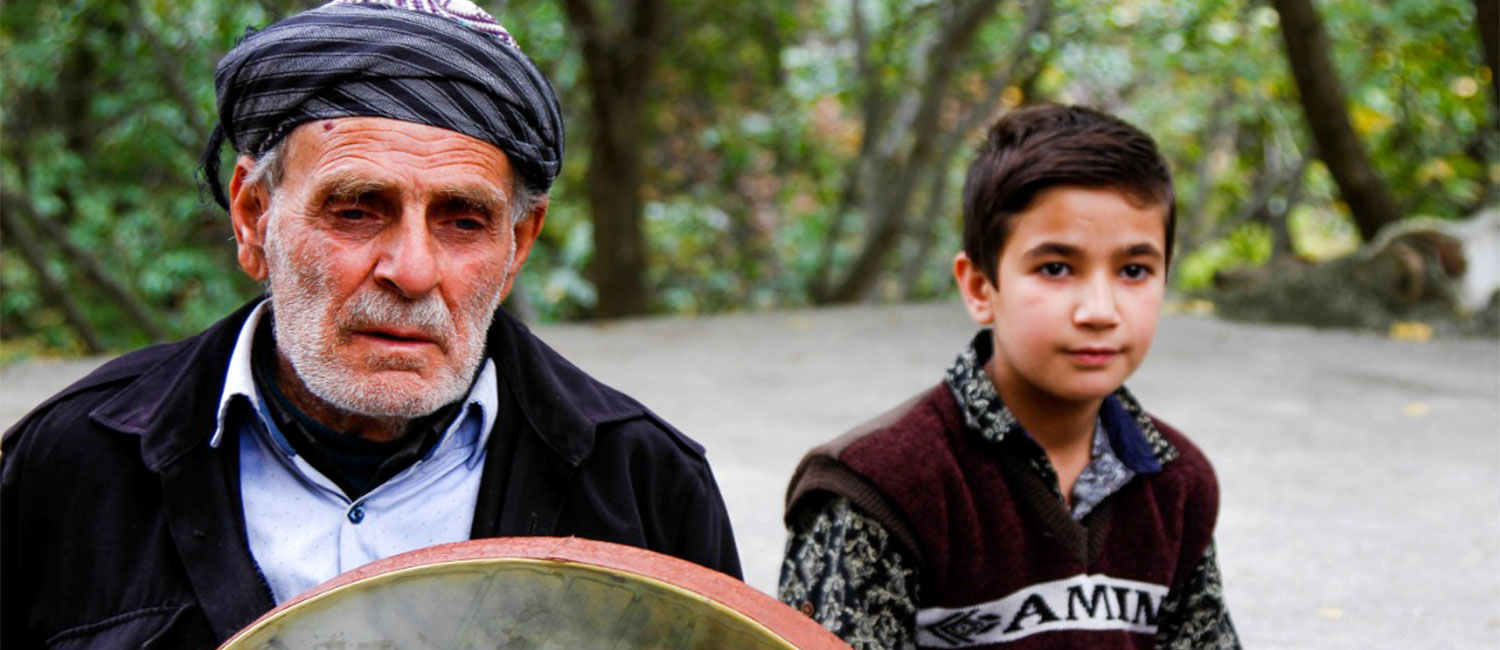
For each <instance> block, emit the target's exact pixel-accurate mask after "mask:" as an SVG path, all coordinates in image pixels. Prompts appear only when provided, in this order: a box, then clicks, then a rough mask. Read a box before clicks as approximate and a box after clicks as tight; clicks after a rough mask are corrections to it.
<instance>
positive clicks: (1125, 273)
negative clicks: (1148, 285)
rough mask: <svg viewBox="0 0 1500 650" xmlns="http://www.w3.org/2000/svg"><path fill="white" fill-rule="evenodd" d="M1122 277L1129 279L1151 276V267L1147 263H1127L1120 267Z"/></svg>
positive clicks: (1141, 278) (1142, 278)
mask: <svg viewBox="0 0 1500 650" xmlns="http://www.w3.org/2000/svg"><path fill="white" fill-rule="evenodd" d="M1120 277H1123V278H1125V279H1127V280H1144V279H1146V278H1148V277H1151V267H1149V266H1146V265H1145V264H1126V265H1125V267H1124V268H1122V269H1120Z"/></svg>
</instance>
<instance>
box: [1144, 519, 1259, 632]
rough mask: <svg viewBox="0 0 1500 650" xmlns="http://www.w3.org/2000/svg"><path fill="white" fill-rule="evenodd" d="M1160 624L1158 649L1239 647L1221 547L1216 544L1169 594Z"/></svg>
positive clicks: (1163, 607)
mask: <svg viewBox="0 0 1500 650" xmlns="http://www.w3.org/2000/svg"><path fill="white" fill-rule="evenodd" d="M1160 620H1161V625H1160V627H1158V628H1157V638H1156V647H1157V649H1158V650H1240V638H1239V635H1237V634H1235V632H1234V624H1233V623H1231V622H1230V620H1229V608H1228V607H1226V606H1225V605H1224V583H1223V581H1222V580H1221V579H1220V578H1219V560H1218V551H1216V550H1215V548H1214V545H1213V544H1209V545H1208V550H1206V551H1204V552H1203V559H1202V560H1201V561H1199V562H1198V566H1197V567H1196V568H1195V569H1193V575H1192V576H1191V577H1189V578H1188V581H1187V582H1186V583H1185V584H1184V585H1183V588H1182V589H1180V590H1176V591H1173V592H1171V593H1169V594H1167V598H1166V600H1165V601H1164V602H1163V603H1162V605H1161V618H1160Z"/></svg>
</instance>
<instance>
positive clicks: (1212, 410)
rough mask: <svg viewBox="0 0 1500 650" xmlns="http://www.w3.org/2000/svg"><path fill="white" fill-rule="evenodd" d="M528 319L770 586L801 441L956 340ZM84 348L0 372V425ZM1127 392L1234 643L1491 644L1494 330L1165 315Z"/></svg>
mask: <svg viewBox="0 0 1500 650" xmlns="http://www.w3.org/2000/svg"><path fill="white" fill-rule="evenodd" d="M540 331H541V334H542V336H543V337H544V338H545V339H547V340H548V341H550V342H551V343H552V344H553V345H554V346H555V347H557V348H558V349H559V350H561V351H562V352H563V353H564V354H566V355H568V356H569V357H570V358H572V359H573V360H574V361H576V362H577V363H578V364H579V365H581V366H583V367H584V368H586V369H589V370H590V371H592V372H594V373H595V374H596V375H597V376H599V377H600V378H602V379H604V380H605V381H608V382H610V383H612V384H614V385H615V386H617V387H620V388H622V389H624V390H625V391H626V392H629V393H631V394H633V395H635V396H637V397H638V398H640V399H641V400H642V401H644V402H646V403H647V404H649V405H651V406H652V407H653V408H654V409H655V410H656V411H657V412H658V413H660V414H661V415H663V416H664V417H666V418H667V419H668V420H669V421H671V422H673V423H675V424H677V425H678V426H679V427H680V428H681V429H683V430H684V431H687V432H688V433H689V434H690V435H692V436H694V437H695V438H697V439H698V440H699V441H701V442H703V443H704V444H705V445H706V446H707V447H708V449H709V454H710V459H711V460H712V461H713V463H714V467H715V472H716V473H717V475H718V478H719V481H720V484H721V486H722V487H723V490H724V493H725V498H726V499H727V501H728V503H729V508H730V512H731V514H732V516H733V518H734V524H735V529H736V532H737V534H738V537H739V541H740V550H741V554H742V556H743V558H744V561H745V565H746V573H747V578H748V581H749V582H750V584H752V585H754V586H756V587H759V588H761V589H763V590H767V591H773V590H774V587H775V582H776V571H777V565H778V562H779V558H780V554H781V545H782V542H783V532H782V527H781V523H780V503H781V496H782V490H783V488H784V485H785V481H786V479H787V478H788V476H789V475H790V473H791V471H792V468H793V467H794V466H795V464H796V461H797V459H798V458H799V457H800V455H801V453H802V452H803V451H804V450H805V449H806V448H808V447H810V446H812V445H813V444H816V443H817V442H820V441H822V440H824V439H827V438H829V437H832V436H834V435H836V434H838V433H839V432H841V431H843V430H845V429H847V428H849V427H850V426H852V425H854V424H857V423H859V422H860V421H862V420H863V419H865V418H868V417H870V416H873V415H875V414H877V413H879V412H880V411H882V410H884V409H885V408H888V407H889V406H892V405H894V404H896V403H898V402H899V401H901V400H903V399H904V398H905V397H907V396H909V395H911V394H913V393H915V392H916V391H918V390H921V389H922V388H925V387H927V386H929V385H931V384H933V383H935V382H936V381H937V380H938V378H939V377H940V373H941V371H942V369H943V368H944V367H945V366H946V365H947V363H948V361H949V360H950V359H951V358H952V356H953V355H954V354H956V353H957V351H958V349H959V347H960V346H962V345H963V344H964V343H965V342H966V341H967V338H968V336H969V335H970V334H971V329H970V326H969V324H968V321H967V319H966V318H965V317H964V315H963V314H962V310H961V309H960V308H959V307H958V306H956V305H951V304H938V305H915V306H902V307H882V308H846V309H826V310H816V311H798V312H775V313H768V314H750V315H732V316H721V317H712V318H697V319H693V318H689V319H649V320H640V321H628V322H624V323H619V324H612V325H603V326H599V325H556V326H548V327H543V328H540ZM92 363H93V362H70V363H64V364H20V365H15V366H11V367H9V368H6V369H4V370H0V391H3V396H0V422H3V423H6V426H8V423H9V422H11V421H13V420H14V419H16V418H17V417H19V416H20V415H21V414H22V413H24V412H25V410H27V409H28V408H29V407H30V405H32V404H34V403H35V402H37V401H40V400H41V399H43V398H44V397H45V396H46V395H47V394H48V393H50V392H51V391H52V390H55V388H56V387H57V386H60V385H61V384H63V383H66V382H67V381H68V380H69V379H70V378H71V377H74V376H77V375H78V374H80V373H82V372H85V371H86V370H87V368H89V367H91V365H92ZM1131 387H1132V389H1133V390H1134V391H1135V392H1136V394H1137V396H1139V397H1140V398H1141V400H1142V402H1143V403H1144V404H1146V405H1147V407H1148V408H1150V409H1152V410H1153V411H1154V412H1156V413H1158V414H1160V415H1162V416H1163V417H1165V418H1166V419H1167V420H1168V421H1170V422H1172V423H1173V424H1175V425H1177V426H1178V427H1179V428H1181V429H1183V430H1184V431H1187V432H1188V433H1189V435H1191V436H1192V437H1193V438H1194V440H1195V441H1197V442H1198V444H1199V446H1201V447H1202V448H1203V449H1204V450H1205V451H1206V452H1207V453H1208V455H1209V457H1210V458H1211V459H1213V461H1214V462H1215V464H1216V467H1217V469H1218V472H1219V479H1220V483H1221V485H1222V490H1223V499H1222V501H1223V506H1222V508H1223V513H1222V516H1221V519H1220V524H1219V533H1218V539H1219V547H1220V557H1221V561H1222V563H1223V570H1224V574H1225V580H1226V591H1227V597H1228V599H1229V602H1230V606H1231V608H1232V611H1233V613H1234V616H1235V621H1236V624H1237V626H1238V627H1239V629H1240V631H1241V634H1242V635H1243V637H1244V639H1245V641H1246V645H1247V647H1251V648H1307V649H1318V650H1323V649H1342V648H1349V649H1356V648H1358V649H1364V648H1401V649H1407V648H1434V649H1445V650H1446V649H1449V648H1500V427H1497V424H1496V423H1500V342H1496V341H1484V340H1439V341H1430V342H1426V343H1412V342H1400V341H1392V340H1388V339H1385V338H1383V337H1379V336H1373V335H1369V334H1357V333H1348V332H1330V331H1318V330H1311V329H1306V328H1296V327H1269V326H1255V325H1244V324H1236V323H1229V322H1225V321H1221V320H1217V319H1213V318H1202V317H1189V316H1169V317H1167V318H1166V319H1165V321H1164V322H1163V324H1162V327H1161V330H1160V333H1159V334H1158V338H1157V344H1156V346H1155V349H1154V350H1153V351H1152V355H1151V358H1150V359H1149V360H1148V361H1147V363H1146V365H1145V367H1143V368H1142V370H1141V371H1140V372H1139V373H1138V375H1137V376H1136V377H1135V378H1134V379H1133V380H1132V381H1131Z"/></svg>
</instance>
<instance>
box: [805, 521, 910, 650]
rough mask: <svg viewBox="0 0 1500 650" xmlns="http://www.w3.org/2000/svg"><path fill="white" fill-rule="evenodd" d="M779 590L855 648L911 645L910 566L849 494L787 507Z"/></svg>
mask: <svg viewBox="0 0 1500 650" xmlns="http://www.w3.org/2000/svg"><path fill="white" fill-rule="evenodd" d="M790 532H791V535H790V538H789V539H788V540H787V549H786V556H785V558H786V559H785V560H783V561H782V564H781V585H780V588H779V589H778V590H777V596H778V597H779V598H780V599H781V600H782V602H785V603H787V604H789V605H791V606H792V607H793V608H796V609H799V610H801V612H802V613H803V614H806V615H808V616H810V617H812V618H813V620H816V621H817V622H818V623H819V624H821V625H822V626H823V627H825V628H828V630H830V631H831V632H833V633H834V634H835V635H837V636H838V637H840V638H842V639H843V640H844V641H845V642H846V643H848V644H849V645H851V646H853V647H854V648H855V650H888V649H889V650H908V649H913V648H916V625H917V584H918V582H917V581H918V576H917V570H916V567H914V566H911V564H910V562H909V561H908V560H907V559H906V558H905V557H904V556H903V555H902V553H901V552H900V550H899V548H900V547H899V546H898V544H897V542H896V541H895V540H894V539H892V538H891V536H890V533H889V532H888V531H887V530H886V529H885V527H883V526H881V525H880V523H879V522H877V521H875V520H874V519H872V518H870V517H869V516H867V515H865V514H864V513H863V512H860V510H859V509H858V508H856V507H855V506H853V505H852V504H851V503H850V502H849V500H848V499H845V498H843V497H829V498H827V499H825V500H820V501H811V502H808V503H807V504H806V506H804V507H802V508H799V509H798V510H797V511H796V512H795V513H794V515H793V518H792V525H791V531H790Z"/></svg>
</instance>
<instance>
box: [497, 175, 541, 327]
mask: <svg viewBox="0 0 1500 650" xmlns="http://www.w3.org/2000/svg"><path fill="white" fill-rule="evenodd" d="M551 200H552V199H551V197H548V196H543V197H542V198H540V199H538V200H537V202H536V205H534V206H532V208H531V211H530V212H528V213H526V218H525V219H522V220H521V222H520V223H518V224H516V225H515V227H514V228H511V236H512V237H515V238H516V255H515V257H514V258H513V259H511V261H510V268H508V269H506V270H505V274H506V275H505V286H503V287H501V288H500V300H502V301H503V300H505V297H506V296H509V295H510V290H511V289H513V288H514V287H515V285H516V276H518V275H520V274H521V267H522V266H523V265H525V264H526V256H528V255H530V254H531V246H532V245H533V244H535V243H536V238H537V237H538V236H540V235H541V234H542V224H543V223H544V222H546V220H547V206H548V204H549V202H550V201H551Z"/></svg>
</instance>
